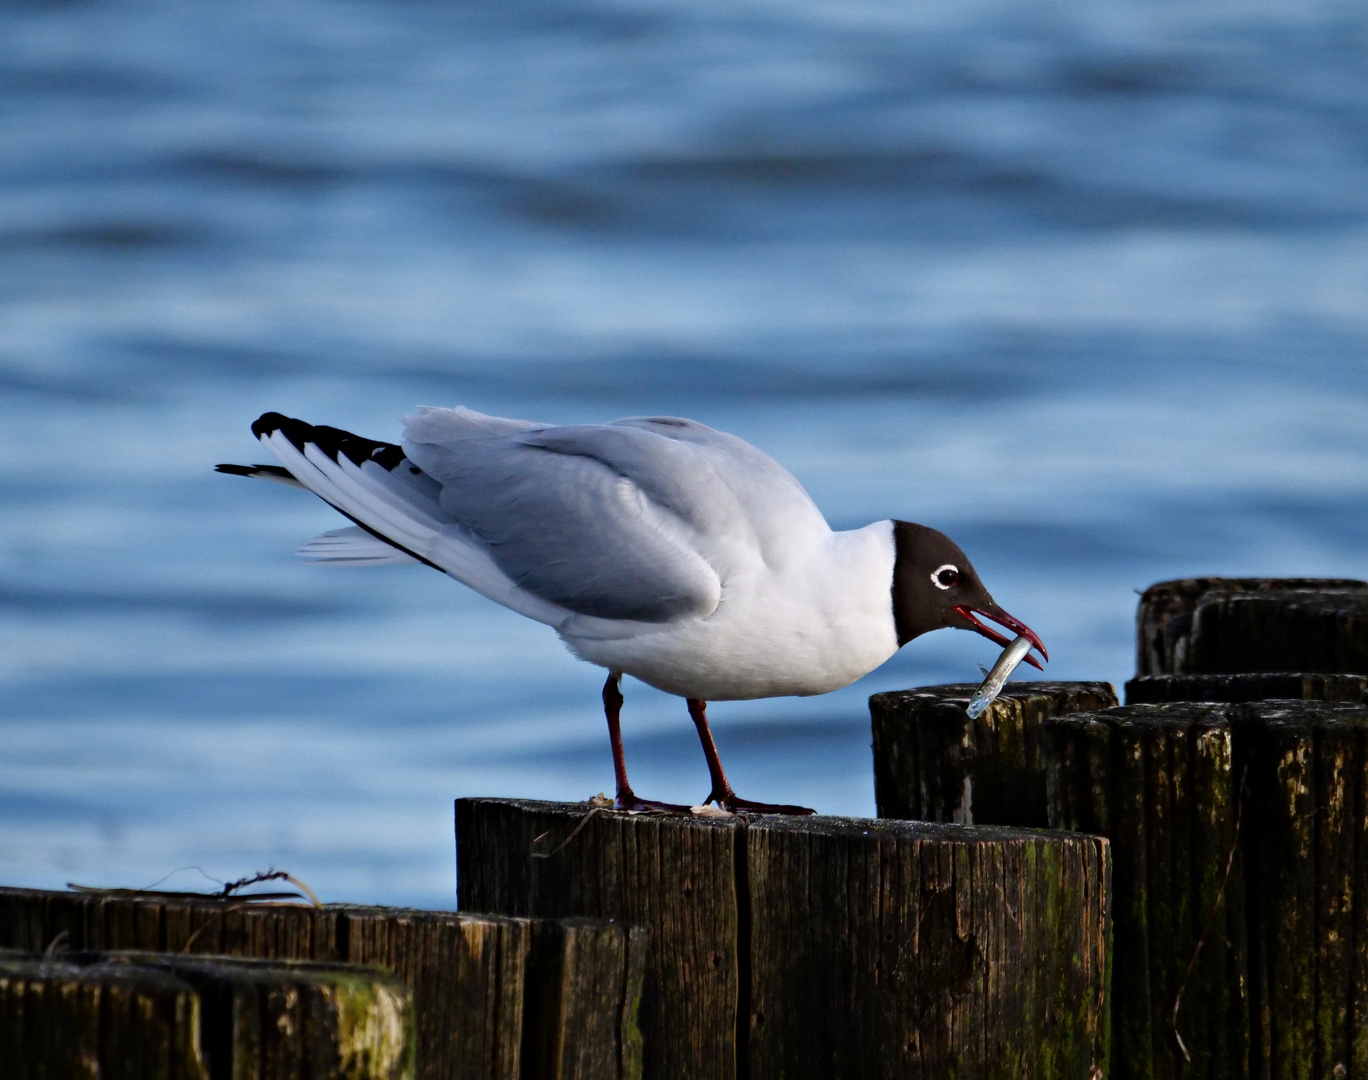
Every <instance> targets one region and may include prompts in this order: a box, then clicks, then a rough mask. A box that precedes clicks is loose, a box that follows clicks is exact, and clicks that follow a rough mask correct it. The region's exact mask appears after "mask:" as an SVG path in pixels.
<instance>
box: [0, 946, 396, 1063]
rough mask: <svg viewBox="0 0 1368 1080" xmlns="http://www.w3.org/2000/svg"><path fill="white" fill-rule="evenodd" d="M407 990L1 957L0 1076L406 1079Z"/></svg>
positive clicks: (277, 971) (183, 967) (239, 967)
mask: <svg viewBox="0 0 1368 1080" xmlns="http://www.w3.org/2000/svg"><path fill="white" fill-rule="evenodd" d="M412 1020H413V1017H412V1001H411V995H410V992H409V990H408V988H407V987H405V986H403V985H402V984H401V983H399V982H398V981H397V980H395V979H392V978H390V977H388V976H386V975H384V974H382V973H380V972H377V971H375V970H373V969H370V968H358V967H349V966H343V965H335V964H333V965H327V964H311V963H299V962H294V963H291V962H288V961H252V960H233V959H227V958H218V957H215V958H212V959H205V958H202V957H176V956H170V955H167V954H152V953H122V954H105V953H83V954H76V955H74V956H71V957H69V958H67V959H64V960H41V959H37V958H33V959H29V960H17V959H6V960H0V1061H3V1062H4V1065H5V1073H4V1075H5V1076H6V1078H7V1080H8V1078H9V1077H14V1078H15V1080H20V1078H24V1080H27V1078H28V1077H33V1078H34V1080H37V1078H40V1077H44V1078H45V1077H54V1078H56V1077H67V1076H71V1077H76V1076H85V1075H91V1076H96V1075H98V1076H100V1077H115V1076H118V1077H123V1076H127V1077H130V1078H133V1077H137V1078H139V1080H209V1078H211V1077H212V1078H219V1077H224V1078H227V1077H252V1078H253V1080H298V1078H300V1077H313V1078H318V1080H323V1078H336V1080H343V1078H345V1080H412V1078H413V1050H414V1047H413V1037H412Z"/></svg>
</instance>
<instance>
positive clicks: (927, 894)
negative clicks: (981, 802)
mask: <svg viewBox="0 0 1368 1080" xmlns="http://www.w3.org/2000/svg"><path fill="white" fill-rule="evenodd" d="M746 851H747V865H748V868H749V880H750V899H751V920H750V922H751V987H752V989H751V995H750V1019H751V1030H750V1049H751V1060H750V1075H751V1076H752V1077H754V1078H757V1080H759V1078H769V1077H774V1078H778V1077H806V1078H811V1080H822V1078H829V1080H838V1078H841V1080H844V1078H855V1077H861V1078H869V1080H876V1078H887V1080H895V1078H897V1080H920V1078H924V1080H940V1078H942V1077H947V1076H954V1077H957V1078H960V1080H968V1078H974V1077H982V1078H984V1080H988V1078H995V1077H1006V1076H1012V1077H1017V1076H1029V1077H1032V1078H1040V1080H1043V1078H1046V1077H1058V1078H1060V1080H1064V1078H1068V1080H1075V1078H1086V1077H1089V1076H1093V1075H1097V1073H1096V1071H1095V1070H1096V1069H1099V1068H1100V1067H1101V1066H1102V1065H1104V1064H1105V1060H1106V1057H1105V1047H1106V1023H1107V1008H1106V978H1107V936H1108V934H1107V931H1108V926H1107V909H1106V881H1105V878H1106V864H1107V854H1106V843H1105V842H1104V841H1102V840H1099V839H1098V838H1096V837H1087V836H1081V835H1064V834H1053V835H1052V834H1047V833H1042V832H1027V831H1024V830H1017V829H993V828H960V827H957V826H953V825H937V824H928V823H921V822H905V821H885V820H879V821H870V820H858V819H845V818H821V817H817V818H799V819H778V818H762V819H760V820H757V821H754V822H752V823H751V824H750V826H749V828H748V829H747V832H746Z"/></svg>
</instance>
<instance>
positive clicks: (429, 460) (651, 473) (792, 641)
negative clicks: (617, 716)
mask: <svg viewBox="0 0 1368 1080" xmlns="http://www.w3.org/2000/svg"><path fill="white" fill-rule="evenodd" d="M620 423H625V424H627V425H631V424H632V423H635V424H636V425H637V427H636V428H630V427H629V428H628V429H626V430H624V428H623V427H618V426H616V425H602V426H600V427H583V428H554V427H543V426H541V425H534V424H530V423H527V422H525V421H515V420H503V419H501V418H497V417H486V416H483V415H482V414H480V413H475V412H473V411H471V410H467V409H423V410H421V411H420V412H418V413H417V414H415V415H414V416H412V417H410V418H408V420H407V421H406V430H405V435H406V438H405V441H404V444H403V448H404V452H405V453H406V454H407V455H408V457H409V459H410V461H412V462H413V463H415V464H416V465H417V466H419V467H420V468H421V469H422V473H421V474H419V475H415V474H413V473H412V472H411V471H410V469H409V468H408V466H407V464H405V465H402V466H400V467H399V468H397V469H395V470H393V471H390V470H387V469H385V468H383V467H382V466H381V465H379V464H377V463H375V462H373V461H366V462H364V463H363V464H362V465H356V464H354V463H353V462H351V461H350V460H348V459H347V458H346V457H345V456H343V455H339V457H338V460H336V461H334V460H333V459H332V458H331V457H330V456H329V455H328V454H326V453H324V452H323V451H322V450H320V449H319V448H318V447H316V446H314V445H312V444H306V445H305V449H304V451H303V452H301V451H300V450H299V449H297V448H296V447H295V446H294V445H293V444H292V443H291V442H290V441H289V439H288V438H286V437H285V435H284V434H283V433H282V432H280V431H275V432H272V433H270V434H268V435H264V436H263V437H262V442H263V443H264V444H265V445H266V446H267V447H268V448H269V449H270V450H271V451H272V453H273V454H274V455H275V456H276V457H277V459H278V460H279V461H280V463H281V464H282V465H283V466H284V467H285V468H286V469H288V470H289V472H290V473H291V474H292V475H293V476H295V477H296V478H297V479H298V480H299V481H300V483H302V484H303V485H304V486H305V487H307V488H309V489H310V490H312V491H313V492H315V493H316V494H318V495H319V496H321V497H322V498H323V499H325V500H326V501H327V502H329V503H331V504H332V505H333V506H335V507H336V508H337V509H339V510H341V511H342V512H343V513H345V514H346V515H348V516H349V517H351V518H352V519H353V520H355V521H357V522H359V523H360V524H361V525H364V526H365V527H366V528H367V529H370V530H373V531H374V532H375V533H378V534H380V535H381V536H383V537H385V538H387V539H389V540H391V541H393V542H394V543H395V544H397V545H399V546H400V547H402V548H404V549H406V550H407V551H409V552H412V553H413V555H416V556H420V557H421V558H422V559H425V560H427V561H428V562H430V563H432V564H433V565H435V566H437V567H438V568H440V569H442V570H443V571H445V572H446V573H447V574H448V575H450V576H451V577H453V578H455V579H456V580H457V581H460V582H462V583H463V584H465V585H467V586H469V587H470V588H472V589H474V590H475V591H476V592H479V593H481V594H483V595H484V596H487V597H489V598H490V599H491V600H494V601H496V602H497V603H500V604H502V605H504V606H505V607H508V608H510V609H512V610H513V611H516V612H518V613H519V614H522V615H525V616H527V617H528V618H531V619H535V620H537V621H538V622H542V623H545V624H547V625H548V626H551V627H553V628H555V629H556V631H557V632H558V633H559V634H560V636H561V638H562V639H563V640H564V641H565V643H566V644H567V645H568V646H569V647H570V649H571V651H572V652H574V653H575V654H576V655H577V656H579V657H581V658H582V659H584V660H587V661H589V662H591V663H594V664H598V665H600V666H602V667H605V668H608V669H610V670H613V671H619V672H623V673H625V674H629V675H632V676H635V677H636V678H639V679H641V680H642V681H644V682H647V683H649V684H651V685H652V686H656V687H658V688H660V689H661V690H665V691H667V692H669V693H673V694H678V695H681V696H684V697H694V698H702V699H704V700H709V701H719V700H731V699H743V698H757V697H771V696H778V695H788V694H819V693H825V692H826V691H829V690H834V689H837V688H838V687H841V686H845V685H846V684H848V683H850V682H853V681H854V680H855V679H857V678H859V677H860V676H862V675H864V674H866V673H867V672H869V671H871V670H873V668H875V667H877V666H878V665H879V664H881V663H882V662H883V661H884V660H886V659H888V657H890V656H891V655H893V653H894V652H896V651H897V648H898V642H897V633H896V630H895V627H894V619H893V609H892V599H891V584H892V577H893V563H894V555H895V552H894V541H893V528H892V523H891V522H888V521H881V522H876V523H875V524H873V525H869V526H866V527H865V528H863V529H856V530H851V531H843V532H834V531H832V530H831V528H830V527H829V526H828V525H827V523H826V521H825V519H824V518H823V517H822V515H821V513H820V512H819V511H818V510H817V508H816V507H815V506H814V505H813V504H812V502H811V500H810V499H809V498H808V496H807V494H806V492H804V491H803V490H802V488H801V486H800V485H799V484H798V482H797V480H795V479H794V478H793V477H792V476H791V475H790V474H788V473H787V472H786V471H784V470H783V469H782V468H781V467H780V466H779V465H778V464H777V463H775V462H774V461H773V460H772V459H771V458H769V457H767V456H766V455H764V454H762V453H761V452H760V451H759V450H756V449H755V448H754V447H751V446H749V445H748V444H746V443H744V442H742V441H741V440H739V439H736V438H734V437H733V436H729V435H724V434H723V433H720V432H713V431H711V430H710V429H708V428H704V427H702V426H701V425H691V426H689V427H688V428H687V429H684V430H681V431H680V432H678V434H677V435H676V434H675V433H674V432H673V430H672V429H671V428H669V427H664V426H655V427H653V426H651V425H652V423H654V422H650V421H640V422H620ZM642 427H646V428H649V431H648V432H647V433H646V434H642V432H641V431H639V430H637V429H639V428H642ZM648 436H649V437H648ZM657 436H662V437H661V438H657ZM524 442H528V443H533V444H535V445H533V446H532V449H528V450H524ZM641 447H644V448H645V452H643V451H642V450H641ZM656 447H658V448H659V450H660V453H658V454H657V453H654V452H652V449H653V448H656ZM548 448H549V450H550V451H551V452H547V450H548ZM600 448H601V453H600ZM479 454H484V455H486V456H487V457H488V458H489V461H490V464H489V468H491V469H500V468H502V469H510V468H512V469H515V470H516V476H517V480H518V482H520V483H523V484H527V483H529V482H531V483H536V482H537V480H538V475H537V474H536V473H535V471H532V472H529V470H537V469H543V470H546V471H547V472H546V482H545V484H544V485H542V487H541V488H540V489H537V490H538V491H539V494H540V496H541V497H543V498H545V497H547V496H548V492H549V493H552V495H551V497H560V496H559V495H557V494H555V493H556V492H558V491H559V490H560V489H559V488H558V487H557V486H556V485H557V484H560V485H562V486H564V476H565V473H564V470H565V468H566V467H567V466H569V467H572V468H583V467H584V466H585V462H584V461H583V460H573V459H575V458H579V459H585V458H587V459H589V460H590V461H592V462H595V463H597V462H598V461H599V460H606V461H609V462H611V467H612V468H613V470H614V471H615V473H616V474H617V476H618V477H620V479H619V480H616V481H614V482H613V483H612V484H610V485H609V486H607V487H602V485H601V486H600V488H598V489H595V490H598V491H601V492H606V494H601V495H600V496H599V499H600V502H599V503H597V504H595V506H594V507H593V510H594V512H595V515H596V517H595V520H596V521H597V520H598V518H597V515H601V518H602V524H601V528H596V530H595V533H594V536H593V537H592V541H593V544H592V546H593V547H594V549H595V551H594V555H595V556H596V558H597V562H596V564H595V567H594V571H593V572H594V574H595V575H596V576H595V577H594V579H593V580H594V582H595V587H596V588H600V589H604V590H610V591H611V590H612V589H614V588H615V587H620V588H621V589H622V590H624V591H632V590H636V591H640V590H641V589H642V588H643V582H642V580H641V574H640V572H639V571H638V572H637V573H636V574H635V576H633V577H632V578H631V580H623V581H621V582H620V583H617V582H614V580H613V579H612V567H613V566H614V565H616V561H615V559H614V552H615V551H617V552H618V554H619V555H620V560H621V563H622V565H623V566H625V567H626V566H630V565H633V564H635V565H636V566H637V567H638V568H639V567H640V566H641V565H643V560H644V564H645V565H653V564H654V563H655V562H656V561H657V560H659V561H660V562H661V563H662V565H663V564H668V566H669V568H670V574H671V577H670V583H671V585H672V587H676V588H678V587H680V586H681V585H682V586H686V587H687V590H688V591H687V599H688V603H689V604H691V605H692V606H691V607H690V608H689V611H688V613H687V614H684V615H678V616H675V617H671V618H667V619H665V620H663V621H643V620H638V619H623V618H603V617H598V616H594V615H585V614H579V613H576V612H575V611H572V610H569V609H568V608H566V607H564V606H561V605H560V604H557V603H555V602H553V601H552V600H548V599H547V598H546V597H545V596H541V595H537V593H536V592H534V591H532V590H530V589H529V588H525V587H522V586H520V585H519V584H518V582H516V581H515V580H513V578H512V577H511V576H510V575H509V573H507V572H505V569H504V568H501V566H500V564H499V562H498V561H496V559H495V557H494V555H493V554H492V553H491V549H490V547H489V545H488V543H486V542H485V540H483V539H481V538H480V537H479V536H476V535H475V534H474V533H473V532H471V531H470V530H468V529H467V528H465V527H463V526H462V525H461V524H460V522H459V521H458V520H456V518H455V517H454V516H453V515H452V514H451V513H448V512H447V511H446V510H444V509H443V505H442V504H443V501H444V495H443V491H444V487H446V493H445V498H446V499H447V500H450V501H449V502H448V505H453V504H454V505H459V502H460V498H461V496H462V495H463V494H466V493H464V492H462V491H459V490H452V489H451V487H450V486H449V485H452V484H455V483H458V482H465V481H464V480H463V478H464V477H467V476H469V475H470V470H471V468H472V464H471V463H472V462H474V463H475V465H477V466H478V465H479V464H480V460H482V459H476V458H474V457H472V456H471V455H479ZM596 454H598V455H599V456H598V457H596ZM500 455H502V456H500ZM510 463H511V464H510ZM510 475H511V474H510ZM529 477H530V481H529ZM485 479H487V477H486V478H485ZM695 488H696V489H697V490H695ZM499 512H500V513H503V514H504V515H505V516H504V517H503V518H501V519H499V520H497V521H496V522H495V524H496V525H497V526H498V528H499V529H500V530H501V535H503V534H506V533H508V531H509V530H512V531H513V533H514V534H516V531H517V529H519V528H522V527H526V528H528V529H536V528H538V527H540V524H539V522H537V521H528V522H526V523H521V522H519V521H518V520H517V519H516V514H517V510H516V507H511V508H506V509H503V510H500V511H499ZM301 553H302V554H304V555H306V556H308V557H311V558H317V559H321V560H323V561H330V562H338V563H342V564H348V565H372V566H374V565H386V564H393V563H399V562H406V561H412V559H411V557H410V556H406V555H404V554H403V552H400V551H397V550H396V549H395V548H394V547H392V546H391V545H389V544H385V543H383V542H382V541H380V540H377V539H376V538H375V537H373V536H371V535H369V534H368V533H366V532H365V531H363V530H361V529H341V530H335V531H334V532H331V533H327V534H324V536H321V537H318V538H317V539H315V540H313V541H311V542H310V543H309V544H306V545H305V547H304V548H303V549H301ZM605 565H606V566H607V567H608V570H607V571H606V574H607V576H606V577H605V576H604V575H605V570H604V566H605ZM566 572H567V573H570V574H573V572H574V567H573V565H571V566H568V567H567V568H566ZM646 584H647V585H649V583H646Z"/></svg>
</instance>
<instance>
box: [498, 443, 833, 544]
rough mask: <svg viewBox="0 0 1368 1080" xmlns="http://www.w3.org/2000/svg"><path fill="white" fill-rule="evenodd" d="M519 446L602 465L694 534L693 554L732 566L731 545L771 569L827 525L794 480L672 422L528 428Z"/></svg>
mask: <svg viewBox="0 0 1368 1080" xmlns="http://www.w3.org/2000/svg"><path fill="white" fill-rule="evenodd" d="M520 438H521V441H522V442H523V443H525V444H526V445H532V446H539V447H543V448H545V449H548V450H553V451H555V452H557V453H560V454H569V455H582V456H585V457H588V458H592V459H594V460H596V461H600V462H602V463H603V464H604V465H606V466H607V467H608V468H610V469H612V470H613V471H615V472H617V473H618V474H619V475H621V476H624V477H626V478H628V479H630V480H631V481H632V483H634V484H635V485H636V486H637V487H639V488H640V489H641V490H642V491H643V492H644V493H645V494H646V495H647V496H648V497H649V498H650V499H652V500H653V501H654V502H655V503H656V504H658V505H659V506H661V507H664V508H666V509H668V510H669V511H670V512H671V513H672V514H674V515H676V516H678V517H679V518H680V519H682V520H683V521H685V522H687V523H688V524H689V525H690V526H692V527H693V529H694V530H695V533H696V535H697V537H698V538H699V539H698V542H699V544H700V549H701V550H703V551H705V552H710V553H711V552H716V553H717V555H718V556H719V557H722V558H725V559H726V560H727V561H731V560H732V559H733V558H735V556H736V553H737V548H738V545H740V546H745V547H748V548H749V549H750V550H752V551H753V552H754V553H755V554H756V555H757V556H758V557H759V558H761V559H763V560H764V561H765V562H767V563H770V564H772V565H775V564H778V563H780V562H782V561H783V559H784V555H785V553H786V552H787V551H790V550H792V549H793V546H794V545H793V540H794V538H795V537H798V536H804V535H810V534H811V533H812V532H813V531H817V532H825V531H826V530H827V529H828V526H827V523H826V519H825V518H824V517H823V516H822V513H821V511H820V510H818V509H817V507H816V505H815V504H814V503H813V501H812V499H811V497H810V496H809V495H808V493H807V492H806V491H805V490H804V489H803V486H802V485H801V484H800V483H799V482H798V480H797V479H796V478H795V477H794V476H793V474H792V473H790V472H789V471H788V470H787V469H785V468H784V467H783V466H782V465H780V464H779V463H778V462H777V461H775V460H774V459H773V458H772V457H770V456H769V455H768V454H766V453H764V452H763V451H762V450H759V449H757V448H756V447H754V446H752V445H751V444H750V443H748V442H746V441H745V440H743V439H739V438H737V437H736V436H735V435H729V434H727V433H726V432H723V431H717V430H715V429H713V428H710V427H707V426H705V425H703V424H700V423H697V422H696V421H693V420H684V419H679V418H676V417H662V416H650V417H629V418H627V419H624V420H617V421H614V422H613V423H611V424H600V425H576V426H567V427H549V428H531V429H528V430H527V431H526V432H524V433H523V434H522V435H521V437H520Z"/></svg>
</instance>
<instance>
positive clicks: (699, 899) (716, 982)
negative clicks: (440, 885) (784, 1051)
mask: <svg viewBox="0 0 1368 1080" xmlns="http://www.w3.org/2000/svg"><path fill="white" fill-rule="evenodd" d="M743 828H744V825H743V824H742V822H741V819H739V818H736V817H730V818H703V817H699V818H690V817H683V816H661V815H654V814H619V813H613V812H608V811H599V810H597V809H595V808H592V807H589V806H587V805H586V804H583V803H546V802H532V801H522V800H505V799H458V800H457V802H456V864H457V870H456V881H457V889H458V892H459V897H460V905H461V907H462V909H466V910H469V909H474V910H480V911H491V912H497V913H500V914H508V915H536V916H542V917H552V918H559V917H565V916H589V917H593V918H601V919H616V920H619V921H621V922H626V923H634V924H637V925H640V926H644V927H646V928H647V929H648V930H649V932H650V945H649V952H648V955H649V957H650V960H649V961H648V963H647V969H646V987H645V995H644V997H643V1001H642V1005H641V1012H640V1020H641V1024H640V1028H641V1033H642V1037H643V1040H644V1059H643V1068H642V1075H644V1076H646V1077H652V1078H656V1080H734V1078H735V1077H736V1075H737V1054H738V1043H737V1024H738V1013H737V1002H738V998H739V995H740V992H741V971H740V963H739V960H738V948H739V940H740V938H739V935H740V915H739V908H740V903H741V901H740V899H739V896H738V890H739V889H743V888H744V876H743V869H742V867H741V859H742V855H743V851H744V849H743V847H742V846H741V842H740V837H741V833H742V830H743Z"/></svg>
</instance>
